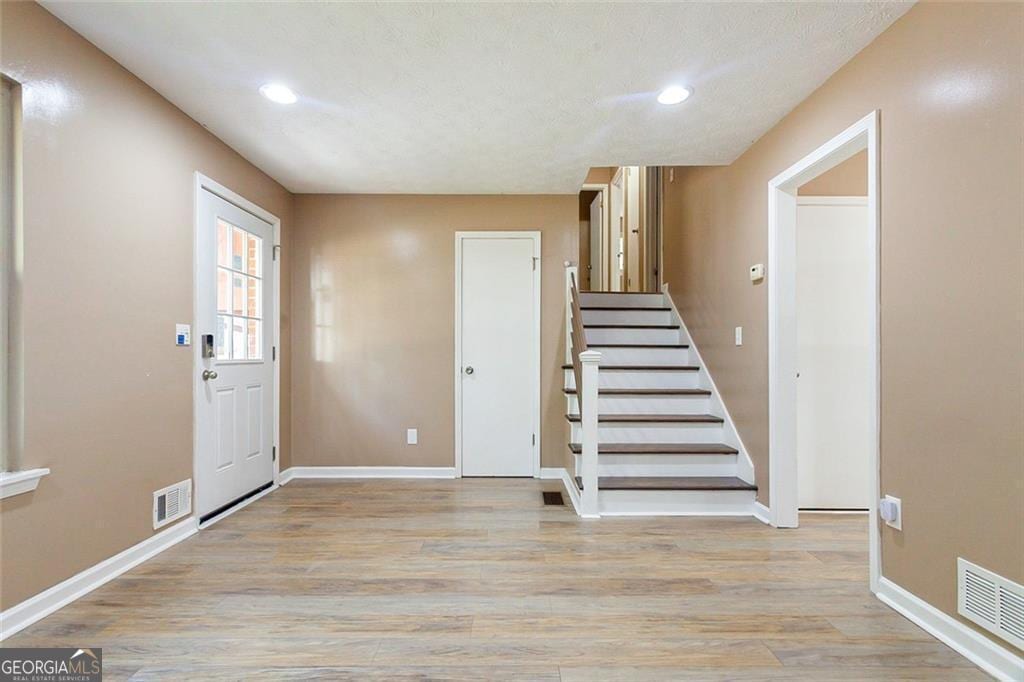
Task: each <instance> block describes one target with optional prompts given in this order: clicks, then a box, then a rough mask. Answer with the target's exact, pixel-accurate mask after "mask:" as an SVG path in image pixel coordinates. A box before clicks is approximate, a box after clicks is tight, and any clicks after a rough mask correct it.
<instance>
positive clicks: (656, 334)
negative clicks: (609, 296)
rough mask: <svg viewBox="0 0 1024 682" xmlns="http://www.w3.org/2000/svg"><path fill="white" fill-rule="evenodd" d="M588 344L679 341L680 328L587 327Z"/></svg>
mask: <svg viewBox="0 0 1024 682" xmlns="http://www.w3.org/2000/svg"><path fill="white" fill-rule="evenodd" d="M585 333H586V335H587V345H590V344H600V343H679V342H680V341H679V336H680V335H679V330H678V329H645V328H640V329H616V328H612V329H595V328H594V327H587V329H586V330H585Z"/></svg>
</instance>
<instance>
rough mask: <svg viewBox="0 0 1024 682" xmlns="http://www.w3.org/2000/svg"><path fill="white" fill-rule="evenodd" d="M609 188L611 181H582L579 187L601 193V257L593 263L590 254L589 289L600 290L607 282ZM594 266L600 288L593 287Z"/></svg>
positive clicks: (610, 209) (610, 212)
mask: <svg viewBox="0 0 1024 682" xmlns="http://www.w3.org/2000/svg"><path fill="white" fill-rule="evenodd" d="M610 188H611V183H609V184H604V183H600V182H585V183H583V187H581V188H580V191H581V192H597V193H598V194H599V195H601V213H602V222H603V223H604V224H603V225H601V240H600V241H601V254H600V255H601V258H600V262H598V263H595V262H594V254H593V253H591V254H590V268H591V269H590V289H591V291H600V290H602V289H604V288H606V287H607V283H608V258H607V256H606V255H607V253H608V241H609V239H608V231H609V229H611V228H610V227H609V226H608V221H609V220H611V215H612V207H611V206H609V202H608V192H609V189H610ZM590 229H591V230H592V229H594V226H593V225H591V226H590ZM588 236H589V235H588ZM595 268H596V269H597V272H598V274H597V277H598V279H599V281H600V286H601V289H594V269H595Z"/></svg>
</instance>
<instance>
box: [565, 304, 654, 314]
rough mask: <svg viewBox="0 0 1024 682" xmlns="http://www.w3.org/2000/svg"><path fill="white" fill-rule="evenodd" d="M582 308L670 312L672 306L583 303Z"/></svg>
mask: <svg viewBox="0 0 1024 682" xmlns="http://www.w3.org/2000/svg"><path fill="white" fill-rule="evenodd" d="M580 310H657V311H660V312H670V311H671V310H672V308H670V307H669V306H667V305H666V306H657V307H655V306H647V307H644V308H638V307H636V306H631V305H581V306H580Z"/></svg>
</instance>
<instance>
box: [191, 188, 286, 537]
mask: <svg viewBox="0 0 1024 682" xmlns="http://www.w3.org/2000/svg"><path fill="white" fill-rule="evenodd" d="M203 192H210V193H211V194H213V195H214V196H217V197H220V198H221V199H223V200H224V201H226V202H228V203H229V204H234V205H235V206H237V207H238V208H240V209H242V210H243V211H245V212H247V213H251V214H252V215H254V216H256V217H257V218H259V219H260V220H262V221H264V222H267V223H270V225H271V226H272V227H273V228H274V244H273V247H272V248H273V249H274V253H273V257H272V261H271V262H272V263H273V264H274V286H273V297H274V317H273V326H274V350H273V351H272V357H273V360H272V362H273V363H274V424H273V427H274V435H273V447H274V452H275V453H276V456H275V457H274V485H273V486H272V487H271V490H273V489H274V488H277V486H278V485H279V483H280V478H281V357H280V355H281V259H280V258H279V254H280V251H279V250H280V248H281V219H280V218H278V217H277V216H276V215H274V214H273V213H271V212H270V211H267V210H266V209H264V208H261V207H260V206H257V205H256V204H254V203H253V202H251V201H249V200H248V199H246V198H245V197H243V196H242V195H240V194H238V193H236V192H233V191H231V190H230V189H228V188H227V187H225V186H224V185H222V184H220V183H218V182H216V181H215V180H213V179H211V178H208V177H207V176H205V175H203V174H202V173H200V172H199V171H196V172H195V193H194V195H193V218H192V489H193V499H194V497H195V495H194V491H195V490H196V486H197V485H198V475H199V432H198V430H197V429H196V423H197V421H198V418H199V410H200V406H201V401H200V400H199V399H198V395H199V393H198V392H199V391H200V390H201V384H202V382H201V381H200V380H199V379H198V378H197V377H198V376H199V370H200V362H201V361H200V358H199V354H200V353H201V351H202V346H201V344H202V342H201V339H200V335H199V334H198V333H197V331H198V327H197V325H196V323H197V322H198V320H199V288H198V287H197V286H196V285H195V283H196V276H197V274H198V263H199V243H200V241H199V234H200V227H201V225H200V220H201V216H200V214H199V205H200V204H199V198H200V196H201V195H202V193H203ZM265 492H269V490H268V491H265ZM242 504H243V505H244V504H245V503H244V502H243V503H242ZM229 511H230V510H229ZM217 518H218V519H219V518H220V516H218V517H217ZM214 520H216V519H211V520H210V521H208V522H207V523H206V524H205V525H209V524H210V523H212V522H213V521H214Z"/></svg>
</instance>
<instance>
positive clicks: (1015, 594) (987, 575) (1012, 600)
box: [957, 558, 1024, 649]
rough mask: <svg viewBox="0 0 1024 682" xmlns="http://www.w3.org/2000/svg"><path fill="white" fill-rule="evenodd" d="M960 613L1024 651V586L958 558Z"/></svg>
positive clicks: (958, 603)
mask: <svg viewBox="0 0 1024 682" xmlns="http://www.w3.org/2000/svg"><path fill="white" fill-rule="evenodd" d="M957 613H959V614H960V615H961V616H963V617H964V618H967V619H968V620H970V621H971V622H973V623H977V624H978V625H980V626H981V627H983V628H985V629H986V630H988V631H989V632H991V633H993V634H995V635H998V636H999V637H1002V638H1003V639H1005V640H1006V641H1007V642H1009V643H1010V644H1013V645H1014V646H1015V647H1018V648H1022V649H1024V585H1018V584H1017V583H1015V582H1013V581H1011V580H1007V579H1006V578H1004V577H1002V576H1001V575H997V574H995V573H993V572H992V571H989V570H987V569H984V568H982V567H981V566H977V565H975V564H972V563H971V562H970V561H967V560H965V559H960V558H958V559H957Z"/></svg>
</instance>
